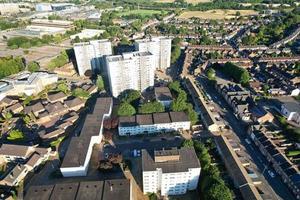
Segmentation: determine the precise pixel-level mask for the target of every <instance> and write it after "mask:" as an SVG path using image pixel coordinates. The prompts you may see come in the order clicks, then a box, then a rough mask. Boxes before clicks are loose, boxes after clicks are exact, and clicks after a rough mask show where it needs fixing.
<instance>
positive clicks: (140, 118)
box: [119, 112, 190, 127]
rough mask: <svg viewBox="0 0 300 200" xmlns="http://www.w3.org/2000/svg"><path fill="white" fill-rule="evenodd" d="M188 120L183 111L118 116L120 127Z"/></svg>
mask: <svg viewBox="0 0 300 200" xmlns="http://www.w3.org/2000/svg"><path fill="white" fill-rule="evenodd" d="M187 121H190V120H189V118H188V115H187V114H186V113H185V112H164V113H153V114H139V115H135V116H124V117H120V118H119V125H120V126H121V127H127V126H137V125H150V124H165V123H172V122H187Z"/></svg>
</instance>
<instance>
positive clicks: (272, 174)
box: [268, 169, 275, 178]
mask: <svg viewBox="0 0 300 200" xmlns="http://www.w3.org/2000/svg"><path fill="white" fill-rule="evenodd" d="M268 174H269V175H270V176H271V178H275V173H274V172H273V171H272V170H270V169H269V170H268Z"/></svg>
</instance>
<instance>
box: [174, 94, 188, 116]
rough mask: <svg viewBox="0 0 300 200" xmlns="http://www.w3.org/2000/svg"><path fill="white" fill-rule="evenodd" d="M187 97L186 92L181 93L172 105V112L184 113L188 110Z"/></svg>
mask: <svg viewBox="0 0 300 200" xmlns="http://www.w3.org/2000/svg"><path fill="white" fill-rule="evenodd" d="M186 100H187V95H186V93H185V92H182V91H181V92H180V93H179V94H178V96H177V98H176V99H175V100H173V101H172V103H171V110H172V111H177V112H180V111H184V110H186V108H187V103H186Z"/></svg>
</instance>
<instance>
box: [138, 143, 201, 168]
mask: <svg viewBox="0 0 300 200" xmlns="http://www.w3.org/2000/svg"><path fill="white" fill-rule="evenodd" d="M157 168H161V169H162V172H163V173H176V172H184V171H188V169H189V168H200V162H199V159H198V158H197V155H196V153H195V150H194V149H192V148H181V149H168V150H167V149H164V150H159V151H157V150H156V151H152V152H148V151H147V150H145V149H143V150H142V169H143V171H155V170H156V169H157Z"/></svg>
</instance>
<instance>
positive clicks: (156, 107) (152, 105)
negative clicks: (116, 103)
mask: <svg viewBox="0 0 300 200" xmlns="http://www.w3.org/2000/svg"><path fill="white" fill-rule="evenodd" d="M164 111H165V107H164V106H163V105H162V104H161V103H160V102H157V101H153V102H148V103H144V104H142V105H141V106H140V107H139V113H142V114H149V113H156V112H164Z"/></svg>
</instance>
